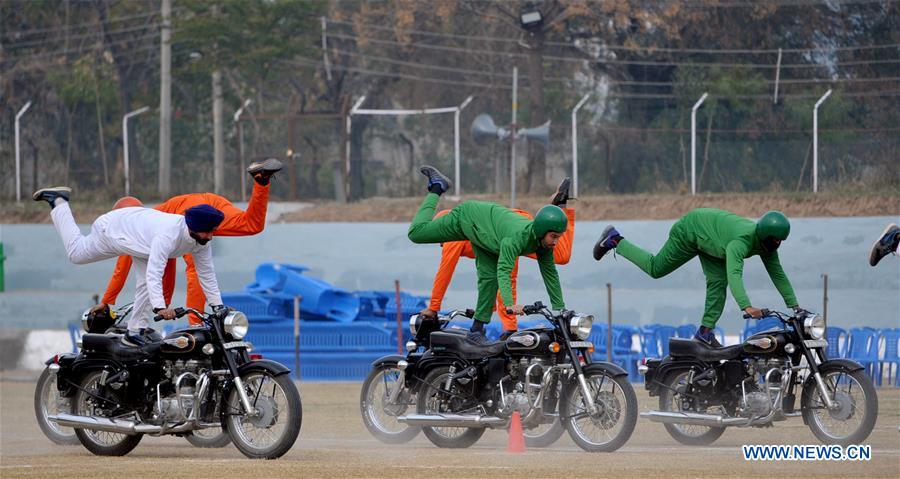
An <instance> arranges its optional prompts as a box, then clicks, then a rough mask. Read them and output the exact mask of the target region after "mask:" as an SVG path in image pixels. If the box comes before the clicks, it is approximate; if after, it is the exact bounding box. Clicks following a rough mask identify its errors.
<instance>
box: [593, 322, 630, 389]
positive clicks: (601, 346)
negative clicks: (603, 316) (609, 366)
mask: <svg viewBox="0 0 900 479" xmlns="http://www.w3.org/2000/svg"><path fill="white" fill-rule="evenodd" d="M608 333H609V328H608V326H607V325H606V324H594V328H593V330H592V331H591V335H590V336H589V337H588V341H590V342H592V343H593V344H594V355H593V359H594V360H595V361H606V360H607V359H608V358H609V354H608V351H610V350H611V351H612V362H613V363H615V364H617V365H619V366H620V367H621V368H622V369H624V370H626V371H628V378H629V379H630V380H631V381H633V382H641V381H643V379H644V377H643V376H642V375H640V374H639V373H638V370H637V367H638V361H640V360H641V358H642V355H641V353H640V352H638V351H634V350H633V349H632V347H631V344H632V337H633V335H635V334H638V333H639V330H638V328H636V327H634V326H628V325H624V324H613V325H612V348H610V347H609V344H607V343H608V342H609V341H608V339H609V334H608Z"/></svg>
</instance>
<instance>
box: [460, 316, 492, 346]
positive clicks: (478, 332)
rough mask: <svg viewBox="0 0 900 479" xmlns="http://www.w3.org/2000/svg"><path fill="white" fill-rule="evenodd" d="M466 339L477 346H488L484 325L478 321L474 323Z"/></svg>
mask: <svg viewBox="0 0 900 479" xmlns="http://www.w3.org/2000/svg"><path fill="white" fill-rule="evenodd" d="M466 339H468V340H469V341H472V342H473V343H475V344H479V345H481V344H486V343H488V342H490V341H488V338H487V336H485V334H484V323H482V322H481V321H478V320H477V319H476V320H475V321H472V327H471V328H469V332H468V333H467V334H466Z"/></svg>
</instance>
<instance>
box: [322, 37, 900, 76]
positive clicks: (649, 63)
mask: <svg viewBox="0 0 900 479" xmlns="http://www.w3.org/2000/svg"><path fill="white" fill-rule="evenodd" d="M326 37H329V38H335V39H340V40H353V41H355V42H357V43H359V41H360V40H362V42H363V43H378V44H383V45H392V46H401V47H406V48H421V49H426V50H437V51H447V52H456V53H465V54H472V53H479V54H485V55H493V56H505V57H516V58H528V55H527V54H525V53H516V52H498V51H496V50H483V49H476V48H465V47H452V46H446V45H432V44H423V43H416V44H408V43H403V42H398V41H394V40H382V39H373V38H360V37H359V36H356V35H344V34H339V33H326ZM542 58H543V59H544V60H556V61H563V62H577V63H585V62H588V63H603V64H614V65H640V66H674V67H684V66H689V67H722V68H761V69H770V70H774V69H778V68H780V69H782V70H789V69H811V68H828V67H839V66H862V65H875V64H891V63H900V58H897V59H881V60H858V61H847V62H832V63H829V64H827V65H826V64H817V63H790V64H782V65H780V66H779V65H775V64H771V63H725V62H684V61H681V62H677V61H652V60H619V59H609V60H605V59H594V58H576V57H561V56H555V55H546V54H545V55H542Z"/></svg>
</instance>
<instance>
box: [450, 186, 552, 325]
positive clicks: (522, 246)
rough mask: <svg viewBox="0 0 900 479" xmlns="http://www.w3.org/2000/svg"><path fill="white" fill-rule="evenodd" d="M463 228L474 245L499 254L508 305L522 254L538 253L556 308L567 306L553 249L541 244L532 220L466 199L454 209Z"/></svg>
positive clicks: (502, 287) (499, 280)
mask: <svg viewBox="0 0 900 479" xmlns="http://www.w3.org/2000/svg"><path fill="white" fill-rule="evenodd" d="M454 209H455V210H457V211H458V213H459V224H460V228H461V229H462V230H463V232H464V233H465V235H466V238H468V239H469V241H471V242H472V244H474V245H475V246H478V247H479V248H482V249H485V250H487V251H490V252H491V253H494V254H495V255H497V257H498V259H497V284H498V286H499V289H500V296H501V298H503V303H504V304H506V305H512V304H513V297H512V281H511V279H510V278H511V275H512V271H513V268H514V267H515V265H516V261H517V260H518V257H519V256H524V255H528V254H531V253H535V254H536V256H537V261H538V267H539V268H540V271H541V277H542V278H543V280H544V286H545V287H546V288H547V294H548V295H549V296H550V303H551V305H552V307H553V309H563V308H565V303H563V296H562V287H561V286H560V284H559V274H558V273H557V271H556V263H555V262H554V261H553V251H552V250H550V249H548V248H543V247H541V241H540V238H536V237H535V235H534V231H532V221H531V220H529V219H528V218H525V217H524V216H522V215H520V214H517V213H515V212H513V211H511V210H509V209H508V208H506V207H504V206H501V205H498V204H496V203H488V202H484V201H466V202H465V203H463V204H461V205H459V206H457V207H456V208H454Z"/></svg>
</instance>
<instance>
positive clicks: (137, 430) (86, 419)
mask: <svg viewBox="0 0 900 479" xmlns="http://www.w3.org/2000/svg"><path fill="white" fill-rule="evenodd" d="M47 419H49V420H51V421H55V422H56V423H57V424H59V425H60V426H66V427H74V428H77V429H90V430H92V431H105V432H114V433H118V434H128V435H134V434H172V433H179V432H186V431H191V430H193V429H196V427H195V426H194V425H193V424H191V423H190V422H186V423H183V424H179V425H177V426H174V427H170V428H163V427H161V426H154V425H152V424H138V423H135V422H134V421H126V420H122V419H107V418H105V417H94V416H75V415H73V414H65V413H60V414H57V415H56V416H47Z"/></svg>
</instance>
